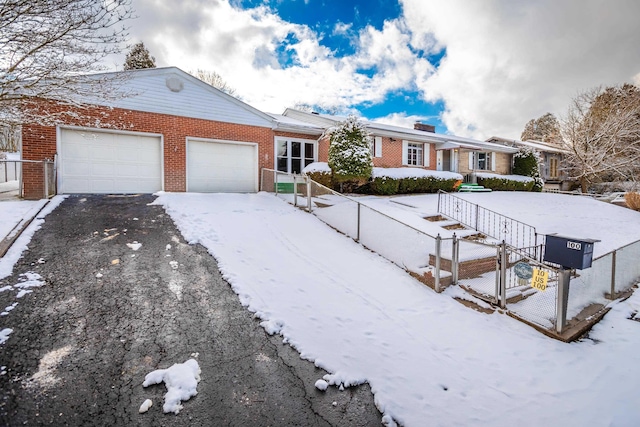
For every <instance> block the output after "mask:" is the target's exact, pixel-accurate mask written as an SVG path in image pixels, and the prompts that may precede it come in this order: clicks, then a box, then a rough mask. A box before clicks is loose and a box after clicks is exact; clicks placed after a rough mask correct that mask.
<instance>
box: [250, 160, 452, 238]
mask: <svg viewBox="0 0 640 427" xmlns="http://www.w3.org/2000/svg"><path fill="white" fill-rule="evenodd" d="M262 170H263V171H269V172H276V173H278V174H281V175H289V176H294V175H296V176H302V177H304V178H305V179H308V180H309V181H311V182H313V183H314V184H315V185H317V186H318V187H320V188H322V189H324V190H327V191H329V192H330V193H331V194H333V195H335V196H339V197H344V198H345V199H347V200H349V201H352V202H354V203H357V204H358V205H361V206H364V207H366V208H367V209H370V210H372V211H373V212H376V213H378V214H380V215H382V216H384V217H386V218H388V219H390V220H392V221H395V222H397V223H398V224H402V225H404V226H405V227H408V228H410V229H412V230H414V231H417V232H418V233H420V234H424V235H425V236H427V237H431V238H432V239H436V238H437V237H436V236H432V235H430V234H429V233H426V232H424V231H423V230H420V229H418V228H415V227H413V226H412V225H409V224H407V223H404V222H402V221H400V220H398V219H396V218H393V217H392V216H389V215H387V214H386V213H384V212H381V211H379V210H377V209H374V208H372V207H371V206H368V205H366V204H364V203H362V202H359V201H358V200H356V199H354V198H352V197H349V196H346V195H344V194H342V193H340V192H338V191H335V190H333V189H331V188H329V187H326V186H324V185H322V184H320V183H319V182H317V181H314V180H312V179H311V178H310V177H309V176H308V175H307V174H305V173H302V174H300V175H298V174H291V173H288V172H282V171H276V170H275V169H269V168H262ZM441 239H442V240H453V237H441Z"/></svg>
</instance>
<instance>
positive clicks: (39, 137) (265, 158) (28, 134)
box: [22, 107, 314, 199]
mask: <svg viewBox="0 0 640 427" xmlns="http://www.w3.org/2000/svg"><path fill="white" fill-rule="evenodd" d="M49 109H50V110H51V109H53V110H55V109H56V107H49ZM67 109H68V107H65V110H67ZM79 114H80V115H81V116H82V119H67V120H65V121H64V124H62V125H61V126H65V125H66V126H84V127H91V128H102V129H119V130H125V131H134V132H147V133H155V134H161V135H163V139H164V190H165V191H178V192H179V191H186V139H187V137H197V138H209V139H222V140H230V141H242V142H255V143H257V144H258V169H259V170H260V169H261V168H270V169H272V168H273V165H274V159H273V153H274V147H273V142H274V137H275V135H280V136H293V137H302V136H300V135H297V134H288V133H285V132H274V131H273V130H272V129H271V128H270V127H259V126H248V125H240V124H233V123H226V122H217V121H211V120H203V119H194V118H189V117H180V116H171V115H166V114H158V113H147V112H142V111H133V110H125V109H118V108H113V109H110V108H104V107H95V108H91V109H82V110H80V111H79ZM96 124H98V125H96ZM304 138H306V139H314V137H313V136H309V135H304ZM55 154H56V127H55V126H42V125H35V124H32V125H25V126H23V131H22V157H23V159H25V160H43V159H45V158H49V159H53V158H54V155H55ZM23 182H24V197H25V198H28V199H38V198H41V197H42V194H43V190H44V189H43V188H42V187H43V180H42V165H41V164H31V165H29V164H25V166H24V173H23Z"/></svg>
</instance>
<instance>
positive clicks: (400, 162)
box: [274, 108, 517, 180]
mask: <svg viewBox="0 0 640 427" xmlns="http://www.w3.org/2000/svg"><path fill="white" fill-rule="evenodd" d="M274 117H275V116H274ZM277 117H285V118H289V119H294V120H296V121H297V123H300V122H305V123H309V124H311V125H314V126H317V127H321V128H324V129H330V128H331V127H334V126H336V125H338V124H339V123H340V122H341V121H343V120H344V119H345V118H344V117H338V116H332V115H328V114H317V113H307V112H303V111H299V110H294V109H291V108H288V109H287V110H285V112H284V114H283V116H277ZM363 123H364V124H365V126H366V127H367V130H368V131H369V133H370V134H371V137H372V141H371V151H372V157H373V165H374V166H376V167H387V168H397V167H420V168H424V169H430V170H438V171H451V172H459V173H461V174H463V175H467V176H468V177H467V179H468V180H473V179H474V176H473V175H474V172H478V171H483V172H495V173H496V174H502V175H507V174H510V173H511V164H512V155H513V153H515V152H516V151H517V149H515V148H512V147H507V146H504V145H502V144H494V143H491V142H486V141H478V140H474V139H470V138H461V137H457V136H453V135H442V134H437V133H435V128H434V127H433V126H430V125H426V124H423V123H416V124H415V126H414V129H410V128H404V127H400V126H392V125H386V124H382V123H377V122H372V121H363ZM328 155H329V137H328V136H326V135H325V136H324V137H322V138H321V139H320V140H319V141H318V160H319V161H323V162H326V161H327V159H328ZM278 166H279V170H282V171H285V172H295V171H293V170H289V169H285V168H284V167H282V168H280V166H281V165H278ZM282 166H284V163H283V164H282Z"/></svg>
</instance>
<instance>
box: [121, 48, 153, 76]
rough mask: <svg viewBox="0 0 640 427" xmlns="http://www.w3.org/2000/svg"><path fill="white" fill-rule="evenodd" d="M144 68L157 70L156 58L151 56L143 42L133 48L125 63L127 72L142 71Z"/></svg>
mask: <svg viewBox="0 0 640 427" xmlns="http://www.w3.org/2000/svg"><path fill="white" fill-rule="evenodd" d="M144 68H156V58H154V57H153V56H151V54H150V53H149V50H148V49H147V47H146V46H145V45H144V43H143V42H140V43H136V44H134V45H133V46H132V47H131V50H130V51H129V53H127V57H126V58H125V61H124V69H125V70H141V69H144Z"/></svg>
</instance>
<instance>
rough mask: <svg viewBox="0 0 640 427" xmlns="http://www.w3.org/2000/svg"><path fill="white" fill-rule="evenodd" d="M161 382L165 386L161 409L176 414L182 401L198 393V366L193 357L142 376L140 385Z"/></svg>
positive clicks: (145, 385)
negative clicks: (142, 380)
mask: <svg viewBox="0 0 640 427" xmlns="http://www.w3.org/2000/svg"><path fill="white" fill-rule="evenodd" d="M162 382H164V384H165V386H166V387H167V393H166V394H165V395H164V405H162V410H163V411H164V413H165V414H166V413H169V412H173V413H174V414H177V413H179V412H180V410H181V409H182V408H183V406H182V405H181V402H182V401H186V400H189V399H191V398H192V397H193V396H195V395H196V394H198V390H197V388H198V383H199V382H200V366H199V365H198V362H197V361H196V360H195V359H189V360H187V361H186V362H184V363H175V364H173V365H172V366H171V367H170V368H168V369H157V370H155V371H153V372H151V373H149V374H147V375H146V376H145V377H144V382H143V383H142V386H143V387H148V386H150V385H153V384H160V383H162ZM143 405H144V403H143ZM149 406H151V405H149ZM147 409H148V408H147ZM140 411H142V406H141V407H140Z"/></svg>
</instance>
